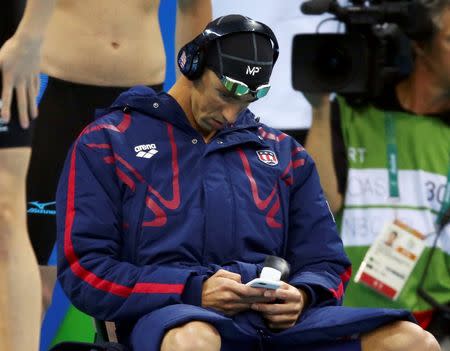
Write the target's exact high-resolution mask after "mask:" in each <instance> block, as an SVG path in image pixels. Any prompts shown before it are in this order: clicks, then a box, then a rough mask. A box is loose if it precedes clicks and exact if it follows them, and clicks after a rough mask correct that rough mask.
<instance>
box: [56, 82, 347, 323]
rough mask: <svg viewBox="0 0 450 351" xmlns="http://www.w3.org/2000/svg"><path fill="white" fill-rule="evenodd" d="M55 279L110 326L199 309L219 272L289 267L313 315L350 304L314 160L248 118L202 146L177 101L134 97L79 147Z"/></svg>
mask: <svg viewBox="0 0 450 351" xmlns="http://www.w3.org/2000/svg"><path fill="white" fill-rule="evenodd" d="M57 221H58V250H59V251H58V254H59V258H58V277H59V280H60V282H61V284H62V287H63V289H64V291H65V292H66V294H67V295H68V296H69V298H70V300H71V301H72V302H73V304H74V305H75V306H76V307H78V308H79V309H81V310H82V311H85V312H86V313H88V314H90V315H93V316H95V317H96V318H99V319H103V320H113V321H121V320H130V319H131V320H137V319H138V318H140V317H141V316H143V315H145V314H148V313H149V312H152V311H155V310H157V309H160V308H162V307H164V306H167V305H173V304H180V303H184V304H192V305H197V306H200V305H201V289H202V283H203V281H204V280H205V279H207V278H208V277H209V276H211V275H212V274H214V273H215V272H216V271H217V270H218V269H220V268H225V269H228V270H230V271H232V272H235V273H239V274H241V276H242V282H243V283H245V282H248V281H249V280H251V279H253V278H255V277H257V276H258V275H259V272H260V270H261V268H262V263H263V261H264V258H265V256H266V255H277V256H282V257H284V258H285V259H286V260H287V261H288V262H289V263H290V264H291V276H290V278H289V283H290V284H291V285H294V286H297V287H302V288H303V289H305V290H306V291H308V293H309V294H310V298H311V307H317V306H324V305H339V304H341V300H342V296H343V292H344V288H345V285H346V282H347V280H348V278H349V276H350V262H349V260H348V259H347V257H346V255H345V253H344V250H343V246H342V243H341V240H340V238H339V236H338V234H337V231H336V227H335V223H334V219H333V217H332V215H331V213H330V211H329V208H328V205H327V202H326V200H325V198H324V195H323V193H322V190H321V187H320V183H319V177H318V175H317V171H316V168H315V165H314V162H313V160H312V159H311V157H310V156H309V155H308V154H307V152H306V151H305V150H304V148H303V147H302V146H300V145H299V144H298V143H297V142H296V141H295V140H294V139H293V138H291V137H289V136H287V135H286V134H283V133H281V132H279V131H277V130H275V129H271V128H269V127H267V126H265V125H264V124H261V123H258V122H257V121H256V120H255V117H254V115H253V114H252V113H251V112H250V111H249V110H245V111H243V112H242V113H241V114H240V116H239V118H238V120H237V122H236V123H235V124H234V125H229V126H227V127H226V128H224V129H222V130H221V131H220V132H219V133H217V135H216V136H214V138H213V139H212V140H211V141H210V142H209V143H208V144H206V143H205V142H204V141H203V138H202V136H201V135H200V134H199V133H198V132H197V131H196V130H194V129H193V128H192V127H191V125H190V124H189V122H188V120H187V118H186V116H185V114H184V112H183V111H182V109H181V107H180V106H179V105H178V104H177V102H176V101H175V100H174V99H173V98H172V97H171V96H169V95H168V94H165V93H160V94H155V93H154V92H153V90H151V89H149V88H145V87H135V88H133V89H131V90H129V91H128V92H126V93H123V94H122V95H120V97H119V98H118V99H117V100H116V101H115V103H114V104H113V105H112V106H111V107H110V108H109V109H108V110H107V111H104V112H103V116H101V117H100V118H98V119H97V120H96V121H95V122H94V123H92V124H90V125H89V126H88V127H86V129H85V130H84V131H83V132H82V133H81V135H80V136H79V138H78V139H77V140H76V142H75V143H74V145H73V147H72V149H71V151H70V152H69V155H68V157H67V160H66V164H65V167H64V171H63V173H62V176H61V179H60V183H59V186H58V192H57Z"/></svg>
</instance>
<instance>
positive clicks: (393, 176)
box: [384, 112, 399, 198]
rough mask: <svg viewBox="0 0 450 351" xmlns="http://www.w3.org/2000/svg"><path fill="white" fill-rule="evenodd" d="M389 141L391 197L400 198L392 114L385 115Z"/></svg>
mask: <svg viewBox="0 0 450 351" xmlns="http://www.w3.org/2000/svg"><path fill="white" fill-rule="evenodd" d="M384 116H385V118H384V120H385V125H384V127H385V132H386V139H387V148H386V151H387V169H388V176H389V196H390V197H391V198H398V197H399V191H398V168H397V142H396V140H395V122H394V118H393V116H392V113H391V112H385V113H384Z"/></svg>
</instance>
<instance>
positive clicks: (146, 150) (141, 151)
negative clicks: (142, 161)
mask: <svg viewBox="0 0 450 351" xmlns="http://www.w3.org/2000/svg"><path fill="white" fill-rule="evenodd" d="M134 152H136V157H142V158H151V157H153V156H155V155H156V154H157V153H158V150H157V149H156V144H143V145H138V146H135V147H134Z"/></svg>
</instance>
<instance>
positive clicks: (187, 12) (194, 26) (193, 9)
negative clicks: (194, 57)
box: [175, 0, 212, 62]
mask: <svg viewBox="0 0 450 351" xmlns="http://www.w3.org/2000/svg"><path fill="white" fill-rule="evenodd" d="M211 17H212V9H211V0H178V6H177V26H176V38H175V55H177V54H178V51H179V50H180V49H181V48H182V47H183V45H185V44H186V43H187V42H189V41H191V40H192V39H194V38H195V37H196V36H197V35H199V34H200V33H201V32H202V31H203V29H204V28H205V26H206V25H207V24H208V23H209V22H210V21H211ZM175 62H176V58H175Z"/></svg>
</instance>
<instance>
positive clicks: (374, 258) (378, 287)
mask: <svg viewBox="0 0 450 351" xmlns="http://www.w3.org/2000/svg"><path fill="white" fill-rule="evenodd" d="M424 249H425V236H424V235H423V234H422V233H420V232H418V231H417V230H415V229H413V228H411V227H409V226H408V225H406V224H404V223H402V222H400V221H399V220H395V221H394V222H392V223H387V224H385V226H384V227H383V230H382V231H381V233H380V234H379V235H378V236H377V238H376V240H375V242H374V243H373V244H372V246H371V247H370V248H369V250H368V251H367V253H366V256H365V257H364V260H363V262H362V263H361V266H360V267H359V269H358V271H357V273H356V276H355V282H356V283H360V284H364V285H366V286H368V287H369V288H371V289H373V290H375V291H376V292H377V293H379V294H381V295H383V296H385V297H387V298H389V299H391V300H396V299H397V298H398V296H399V295H400V293H401V291H402V289H403V287H404V285H405V283H406V281H407V280H408V278H409V276H410V275H411V272H412V271H413V269H414V266H415V265H416V263H417V261H418V260H419V258H420V255H422V253H423V250H424Z"/></svg>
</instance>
